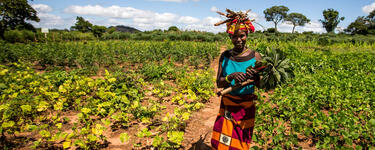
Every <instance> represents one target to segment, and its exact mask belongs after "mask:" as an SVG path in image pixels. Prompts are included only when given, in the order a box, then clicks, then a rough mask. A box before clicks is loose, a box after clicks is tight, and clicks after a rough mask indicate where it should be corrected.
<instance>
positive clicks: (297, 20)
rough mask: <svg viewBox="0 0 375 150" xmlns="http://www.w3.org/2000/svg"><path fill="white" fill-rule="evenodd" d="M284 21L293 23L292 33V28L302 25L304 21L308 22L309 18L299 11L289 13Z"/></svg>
mask: <svg viewBox="0 0 375 150" xmlns="http://www.w3.org/2000/svg"><path fill="white" fill-rule="evenodd" d="M285 21H288V22H291V23H292V24H293V30H292V33H294V29H295V28H296V26H304V25H305V24H306V23H309V22H310V19H307V17H306V16H304V15H302V14H300V13H290V14H289V15H288V16H287V17H286V18H285Z"/></svg>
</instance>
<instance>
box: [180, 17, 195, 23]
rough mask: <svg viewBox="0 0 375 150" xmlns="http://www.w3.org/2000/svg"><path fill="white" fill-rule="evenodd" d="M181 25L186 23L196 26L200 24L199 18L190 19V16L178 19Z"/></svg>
mask: <svg viewBox="0 0 375 150" xmlns="http://www.w3.org/2000/svg"><path fill="white" fill-rule="evenodd" d="M178 22H179V23H184V24H194V23H197V22H199V19H198V18H195V17H190V16H182V17H180V19H178Z"/></svg>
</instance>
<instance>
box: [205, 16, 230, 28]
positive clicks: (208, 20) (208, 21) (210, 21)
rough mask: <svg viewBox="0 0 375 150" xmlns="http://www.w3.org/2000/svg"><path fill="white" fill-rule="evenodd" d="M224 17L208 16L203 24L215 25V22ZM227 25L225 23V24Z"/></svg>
mask: <svg viewBox="0 0 375 150" xmlns="http://www.w3.org/2000/svg"><path fill="white" fill-rule="evenodd" d="M221 20H222V19H221V18H219V17H210V16H209V17H206V18H204V19H203V21H202V24H203V25H209V26H213V25H214V24H215V23H218V22H219V21H221ZM224 26H225V25H224Z"/></svg>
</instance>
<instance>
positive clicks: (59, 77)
mask: <svg viewBox="0 0 375 150" xmlns="http://www.w3.org/2000/svg"><path fill="white" fill-rule="evenodd" d="M172 69H173V68H172ZM182 71H183V70H182ZM142 76H143V75H140V74H137V73H135V72H133V71H131V72H126V73H124V72H115V73H111V74H110V73H109V72H107V71H106V75H105V77H104V79H101V78H98V79H92V78H89V77H85V76H81V75H76V74H75V72H74V71H73V72H70V73H67V72H65V71H58V72H52V73H44V74H39V73H36V72H35V71H34V70H32V69H30V68H29V67H27V66H26V65H24V64H22V63H21V64H19V63H11V64H8V65H1V66H0V88H1V92H0V96H1V99H0V104H1V105H0V116H2V117H1V120H0V123H1V126H0V132H1V136H2V137H1V138H2V139H4V138H5V139H6V137H8V138H9V137H12V136H10V135H15V136H17V135H18V134H20V133H34V134H35V133H36V134H37V136H36V137H38V138H37V140H35V141H32V140H31V141H32V142H33V145H31V147H34V148H58V147H63V148H69V147H75V148H84V149H98V148H102V147H103V146H104V147H105V144H106V142H107V137H106V136H105V134H104V132H106V131H108V130H118V129H120V128H127V127H130V126H132V125H133V123H134V122H138V123H142V124H146V125H148V126H146V127H147V128H144V129H142V130H141V131H140V132H138V133H137V135H136V136H138V137H140V138H152V139H153V144H152V146H154V147H160V148H163V147H164V148H178V147H180V146H181V145H180V144H181V142H182V140H183V134H184V132H183V130H184V127H185V126H186V123H185V122H186V120H187V119H188V118H189V116H190V114H191V112H192V111H194V110H197V109H200V108H202V107H203V105H204V104H203V102H205V101H207V100H208V98H209V97H210V96H212V95H213V92H212V91H213V78H212V72H207V71H200V70H197V71H193V72H180V73H177V75H176V76H175V77H174V78H175V79H174V80H176V87H175V89H174V90H173V91H171V92H176V95H180V97H179V98H178V99H174V100H173V102H172V103H174V105H175V108H174V113H172V114H169V113H168V114H166V115H165V114H160V112H161V111H162V110H163V107H165V106H164V105H163V101H162V99H160V100H156V101H155V100H150V99H149V100H147V99H145V93H146V92H147V88H146V87H148V86H149V83H148V82H147V80H144V79H143V78H141V77H142ZM160 82H163V81H162V80H161V81H160ZM163 86H164V87H165V86H166V85H162V87H163ZM162 87H159V88H162ZM155 94H159V93H155ZM166 96H167V95H161V96H160V98H163V97H166ZM175 100H176V101H178V103H177V102H175ZM158 112H159V113H158ZM67 113H68V114H67ZM70 113H73V114H74V115H75V116H77V120H71V121H70V120H69V118H71V117H67V115H68V116H69V114H70ZM156 115H157V116H161V117H162V118H164V119H162V122H163V123H162V124H159V125H157V126H155V125H153V124H155V123H156V124H157V123H158V122H159V121H160V119H157V117H156ZM131 122H133V123H131ZM67 128H71V129H72V130H71V131H69V130H68V131H67ZM151 130H153V132H154V133H155V134H151V132H150V131H151ZM164 133H166V134H167V137H166V138H165V137H163V135H164ZM129 136H135V135H129V134H127V133H124V134H122V136H121V139H122V141H125V139H128V138H129ZM3 144H4V143H3ZM7 144H8V145H7ZM9 146H11V145H9V142H8V143H7V142H6V143H5V148H6V147H8V148H10V147H9Z"/></svg>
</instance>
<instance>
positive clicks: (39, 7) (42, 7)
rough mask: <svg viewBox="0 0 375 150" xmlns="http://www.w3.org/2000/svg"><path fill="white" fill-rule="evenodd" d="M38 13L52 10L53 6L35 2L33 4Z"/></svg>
mask: <svg viewBox="0 0 375 150" xmlns="http://www.w3.org/2000/svg"><path fill="white" fill-rule="evenodd" d="M31 7H33V8H34V9H35V10H36V11H37V12H38V13H47V12H51V11H52V8H51V7H49V6H48V5H45V4H33V5H31Z"/></svg>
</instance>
